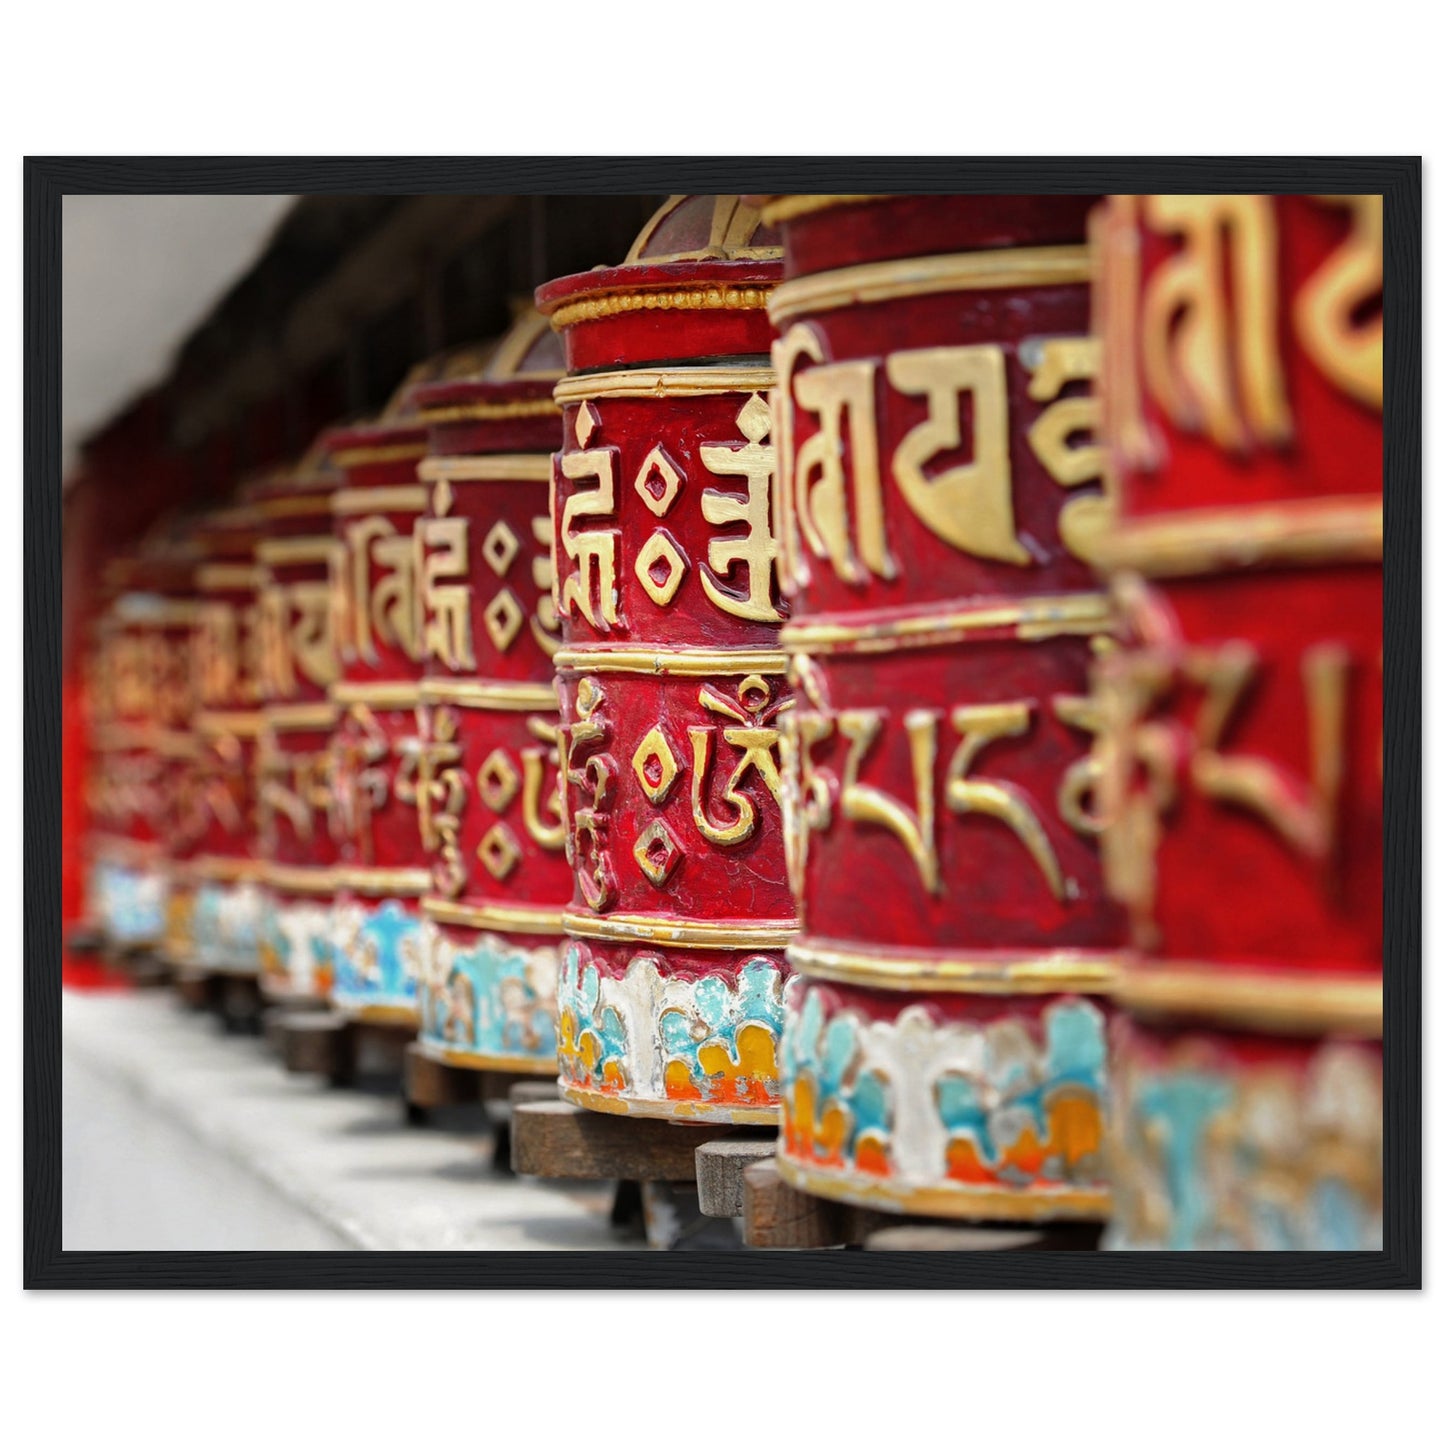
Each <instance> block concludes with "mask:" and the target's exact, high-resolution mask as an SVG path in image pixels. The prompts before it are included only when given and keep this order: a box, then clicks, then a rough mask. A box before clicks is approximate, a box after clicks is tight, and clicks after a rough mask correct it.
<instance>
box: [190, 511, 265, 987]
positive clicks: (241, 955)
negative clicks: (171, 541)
mask: <svg viewBox="0 0 1445 1445" xmlns="http://www.w3.org/2000/svg"><path fill="white" fill-rule="evenodd" d="M261 520H262V519H261V517H260V516H259V515H258V514H257V513H255V512H253V511H250V510H247V509H246V508H243V507H231V508H227V509H224V510H221V511H217V512H212V513H210V514H208V515H207V516H205V517H203V518H202V519H201V520H200V522H199V523H198V524H197V526H196V528H195V529H194V532H193V537H194V541H195V544H196V547H197V549H198V551H199V552H200V554H201V558H202V560H201V561H200V562H199V563H198V564H197V566H196V568H195V572H194V576H193V589H194V594H195V599H196V600H195V617H194V626H193V632H192V641H191V647H192V655H191V672H192V689H191V691H192V700H193V704H194V708H195V711H194V713H193V714H192V718H191V730H192V734H193V736H194V739H195V755H194V760H193V770H192V773H191V776H190V779H189V793H188V798H187V802H186V808H185V815H186V816H185V819H184V822H183V824H182V829H183V833H184V836H185V838H186V842H187V847H188V853H189V858H188V862H187V864H186V869H185V873H186V876H187V879H188V882H189V886H190V901H189V906H188V907H187V908H186V909H185V913H184V926H183V929H182V930H181V931H180V937H178V938H176V939H175V941H174V944H173V945H172V947H171V951H172V953H173V954H174V953H176V952H177V950H178V949H179V950H182V952H181V956H182V957H185V958H186V959H187V961H194V962H195V963H196V964H198V965H199V966H200V967H202V968H205V969H207V970H210V971H212V972H217V973H240V974H256V973H258V972H259V971H260V967H261V935H262V932H263V929H264V926H265V904H264V897H263V892H262V888H261V863H260V860H259V859H258V857H257V856H256V748H257V739H258V737H259V736H260V732H261V725H262V714H261V706H260V701H261V700H260V693H259V690H258V689H259V682H260V679H259V664H260V656H259V653H260V636H259V611H258V604H257V590H258V583H259V581H260V578H259V574H258V571H257V568H256V564H255V549H256V544H257V542H258V541H259V534H260V527H261ZM175 896H176V895H175V891H174V890H173V897H172V914H173V917H178V910H177V909H176V907H175ZM178 921H179V917H178Z"/></svg>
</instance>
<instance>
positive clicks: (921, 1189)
mask: <svg viewBox="0 0 1445 1445" xmlns="http://www.w3.org/2000/svg"><path fill="white" fill-rule="evenodd" d="M940 1172H942V1171H941V1169H940ZM778 1173H779V1174H781V1175H782V1177H783V1180H784V1182H785V1183H787V1184H790V1185H791V1186H792V1187H793V1188H794V1189H800V1190H802V1191H803V1192H804V1193H807V1194H813V1195H816V1196H818V1197H819V1198H820V1199H836V1200H839V1201H840V1202H843V1203H848V1204H861V1205H863V1206H864V1207H865V1208H869V1209H886V1210H888V1211H889V1212H891V1213H895V1214H929V1215H934V1216H937V1217H940V1218H945V1219H952V1218H959V1219H969V1220H979V1221H986V1222H990V1223H1001V1222H1005V1221H1009V1222H1014V1223H1030V1224H1035V1223H1042V1222H1044V1221H1046V1220H1050V1219H1094V1220H1101V1219H1108V1218H1109V1215H1110V1213H1111V1208H1112V1206H1111V1203H1110V1198H1109V1191H1108V1190H1107V1189H1104V1188H1099V1189H1062V1188H1060V1189H998V1188H994V1187H991V1186H985V1187H983V1188H979V1187H976V1186H973V1187H971V1186H969V1185H966V1184H960V1185H957V1186H955V1187H953V1188H950V1187H949V1186H947V1185H945V1184H936V1185H928V1184H921V1185H918V1184H915V1185H908V1184H893V1183H890V1182H889V1181H888V1180H887V1179H879V1178H877V1177H876V1176H874V1175H871V1174H863V1173H861V1172H858V1171H854V1172H852V1173H849V1172H846V1171H843V1170H838V1169H810V1168H807V1167H806V1166H805V1165H801V1164H798V1163H797V1162H796V1161H794V1160H792V1159H790V1158H789V1157H788V1156H787V1155H786V1154H783V1153H779V1154H778Z"/></svg>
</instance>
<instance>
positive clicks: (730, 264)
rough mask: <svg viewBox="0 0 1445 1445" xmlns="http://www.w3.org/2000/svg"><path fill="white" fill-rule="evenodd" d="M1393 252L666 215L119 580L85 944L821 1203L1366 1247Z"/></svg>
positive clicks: (1096, 220) (1315, 230)
mask: <svg viewBox="0 0 1445 1445" xmlns="http://www.w3.org/2000/svg"><path fill="white" fill-rule="evenodd" d="M1381 245H1382V221H1381V215H1380V209H1379V202H1378V198H1370V197H1325V198H1313V197H1303V196H1301V197H1288V198H1281V199H1271V198H1268V197H1242V196H1221V197H1114V198H1109V199H1107V200H1105V199H1104V198H1101V197H1092V196H1053V197H1023V196H1016V197H986V198H985V197H957V196H955V197H950V196H932V197H919V196H831V197H814V196H768V197H757V198H748V199H746V200H744V199H740V198H738V197H674V198H673V199H672V200H670V201H669V202H668V203H667V204H666V205H665V206H664V207H663V208H662V209H661V210H660V211H659V212H658V214H657V215H656V216H655V217H654V218H653V220H652V221H651V222H650V223H649V224H648V226H647V227H645V228H644V230H643V232H642V234H641V235H640V236H639V237H638V239H637V241H636V243H635V244H634V246H633V248H632V250H631V252H630V253H629V254H628V256H627V257H626V259H625V260H624V262H623V263H622V264H621V265H618V266H615V267H611V268H603V269H598V270H593V271H589V272H585V273H581V274H579V275H576V276H570V277H566V278H563V279H560V280H557V281H554V282H551V283H549V284H547V285H545V286H543V287H541V288H540V289H539V291H538V293H537V297H536V302H537V311H536V312H530V311H529V312H528V313H527V314H526V315H524V316H523V317H522V318H521V319H520V320H519V321H518V322H517V323H516V325H515V326H514V327H513V329H512V331H511V332H510V333H509V334H508V336H507V337H505V338H504V339H503V340H502V341H501V342H500V343H498V344H497V345H496V346H495V347H494V348H493V349H492V350H491V351H490V352H489V353H488V354H486V355H485V356H483V355H482V354H479V353H466V354H462V355H453V356H451V357H447V358H442V359H440V360H438V361H436V362H433V363H429V364H428V365H427V366H425V367H422V368H419V369H418V371H417V372H416V373H415V374H414V375H413V376H412V377H410V378H408V381H407V383H406V384H405V385H404V386H403V388H402V389H401V391H400V392H399V393H398V396H397V398H396V400H395V402H394V403H393V405H392V406H391V407H390V408H388V410H387V412H386V413H385V414H384V415H383V416H382V418H381V419H379V420H378V421H377V422H375V423H371V424H368V425H366V426H352V427H347V428H344V429H336V430H333V431H331V432H328V433H326V434H325V435H324V436H323V437H322V438H321V439H319V441H318V443H317V445H316V446H315V447H313V449H312V451H311V453H310V454H309V455H308V457H307V458H306V459H304V460H303V461H302V462H301V463H300V464H298V466H296V467H295V468H294V469H291V470H290V471H288V472H286V473H284V474H280V475H277V476H273V477H269V478H267V479H265V480H263V481H262V482H260V483H256V484H253V485H251V486H250V487H248V488H247V489H245V491H244V494H243V496H242V498H241V500H240V502H239V503H238V504H236V505H234V506H231V507H228V508H227V509H226V510H224V511H222V512H219V513H216V514H214V515H212V516H209V517H206V518H203V519H201V521H200V522H198V523H197V524H196V525H194V526H193V527H191V528H190V529H189V531H188V532H187V534H186V536H185V538H184V539H183V544H172V550H171V553H169V554H167V555H168V556H170V558H171V560H170V561H169V562H168V563H167V565H166V566H165V567H164V568H162V567H160V566H159V565H156V566H153V567H151V568H150V570H149V573H148V578H149V581H148V586H147V595H144V596H138V595H135V593H134V591H132V593H131V594H130V595H127V596H124V597H122V598H121V599H120V600H119V601H118V602H117V603H116V604H115V606H114V607H113V608H112V610H111V612H110V614H109V615H108V618H107V621H106V623H105V626H104V629H103V631H102V633H101V636H100V639H99V656H100V658H101V665H100V667H99V670H98V682H97V686H96V687H95V688H94V689H93V692H94V696H95V698H96V700H97V709H98V715H97V719H96V723H97V725H96V727H95V730H94V736H95V738H96V741H97V744H98V746H99V748H100V750H101V754H102V759H103V763H104V766H103V767H102V768H101V769H100V780H101V782H100V787H99V789H98V794H97V802H98V806H97V808H96V810H95V811H96V817H97V819H98V820H99V822H100V824H102V825H103V829H104V836H103V837H101V836H99V835H100V831H101V830H100V828H98V829H97V834H98V836H97V861H98V865H99V866H98V868H97V871H96V875H95V876H96V879H97V881H98V892H97V899H98V904H97V906H98V907H99V909H100V910H101V915H102V921H103V923H104V924H105V926H106V928H107V929H108V931H109V932H110V933H111V935H112V937H113V938H115V939H116V940H118V941H120V940H129V941H131V942H134V943H136V944H153V943H157V942H158V941H160V939H161V938H162V935H165V938H166V945H167V947H168V950H169V951H170V952H171V953H172V954H174V955H175V956H176V957H177V958H178V959H193V960H194V961H196V962H197V963H199V964H201V965H202V966H204V967H208V968H211V969H215V970H220V971H226V970H246V969H249V970H251V971H259V973H260V977H261V979H262V982H263V986H264V988H265V990H266V991H267V992H268V993H270V994H271V995H273V996H275V997H297V996H303V997H316V998H325V999H327V1000H329V1002H330V1004H331V1006H332V1007H333V1008H335V1009H337V1010H339V1011H341V1012H342V1013H344V1014H346V1015H347V1016H348V1017H351V1018H355V1019H357V1020H359V1021H361V1022H385V1023H390V1024H392V1025H395V1026H397V1027H400V1028H405V1029H408V1030H411V1031H413V1032H414V1033H415V1034H416V1036H417V1038H418V1040H419V1045H420V1048H421V1049H422V1050H423V1051H424V1052H426V1053H428V1054H430V1055H431V1056H432V1057H434V1058H435V1059H436V1060H438V1061H439V1062H442V1063H445V1064H449V1065H452V1066H456V1067H466V1068H477V1069H499V1070H506V1071H509V1072H539V1073H547V1074H551V1073H553V1072H556V1073H559V1074H560V1078H561V1084H562V1087H563V1091H564V1093H565V1094H566V1096H567V1097H568V1098H570V1099H572V1100H573V1101H574V1102H576V1103H578V1104H581V1105H583V1106H585V1107H587V1108H589V1109H594V1110H600V1111H604V1112H610V1113H623V1114H635V1115H650V1116H658V1117H663V1118H670V1119H674V1120H678V1121H683V1122H687V1121H704V1122H706V1121H731V1122H740V1123H752V1124H758V1123H772V1122H775V1121H776V1122H777V1123H778V1125H779V1143H778V1161H779V1168H780V1170H781V1171H782V1173H783V1175H784V1177H785V1178H786V1179H787V1180H788V1181H789V1182H790V1183H792V1184H793V1185H794V1186H795V1187H797V1188H799V1189H803V1190H806V1191H809V1192H813V1193H817V1194H820V1195H824V1196H827V1197H831V1198H837V1199H842V1200H845V1201H849V1202H853V1203H858V1204H862V1205H866V1206H871V1207H874V1208H879V1209H885V1210H892V1211H902V1212H909V1213H915V1214H922V1215H930V1216H952V1217H961V1218H967V1219H975V1220H1032V1221H1048V1220H1071V1219H1072V1220H1078V1219H1083V1220H1105V1219H1109V1218H1110V1217H1111V1216H1112V1219H1113V1224H1112V1227H1111V1232H1110V1235H1109V1238H1110V1240H1111V1241H1112V1243H1113V1244H1114V1245H1115V1246H1116V1247H1120V1248H1159V1247H1166V1248H1208V1247H1223V1248H1277V1247H1296V1248H1301V1247H1302V1248H1340V1247H1352V1248H1369V1247H1374V1246H1372V1245H1371V1244H1370V1242H1369V1241H1371V1240H1375V1241H1377V1240H1378V1233H1379V1218H1380V1199H1379V1187H1380V1185H1379V1180H1380V1166H1381V1160H1380V1152H1381V1144H1380V1136H1381V1130H1382V1119H1381V1098H1380V1050H1379V1031H1380V957H1381V912H1380V894H1381V887H1380V885H1381V804H1380V770H1381V767H1382V763H1383V757H1382V750H1381V743H1380V726H1381V712H1382V688H1381V678H1380V653H1381V618H1380V597H1381V577H1380V536H1381V524H1380V518H1381V502H1380V491H1381V487H1380V479H1381V472H1382V466H1381V461H1382V459H1381V425H1380V402H1381V381H1380V337H1379V332H1380V322H1379V290H1380V253H1381ZM122 580H124V579H122ZM263 890H264V902H263ZM167 899H169V910H170V926H169V928H167V927H166V925H165V919H166V911H167Z"/></svg>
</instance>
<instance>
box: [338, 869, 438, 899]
mask: <svg viewBox="0 0 1445 1445" xmlns="http://www.w3.org/2000/svg"><path fill="white" fill-rule="evenodd" d="M331 874H332V877H333V878H334V879H335V880H336V887H337V888H338V889H342V888H348V889H350V890H351V891H352V892H353V893H361V894H364V895H365V896H366V897H368V898H370V897H375V896H377V895H378V894H396V893H399V894H403V895H405V896H406V897H408V898H410V897H418V898H419V897H420V896H421V895H422V894H423V893H425V892H426V891H427V890H428V889H429V888H430V887H431V874H430V872H428V871H427V869H425V868H345V867H342V868H333V869H332V870H331Z"/></svg>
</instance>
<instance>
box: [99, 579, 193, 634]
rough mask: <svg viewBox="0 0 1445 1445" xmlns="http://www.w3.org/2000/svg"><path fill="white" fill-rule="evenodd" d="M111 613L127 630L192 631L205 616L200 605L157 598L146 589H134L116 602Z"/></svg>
mask: <svg viewBox="0 0 1445 1445" xmlns="http://www.w3.org/2000/svg"><path fill="white" fill-rule="evenodd" d="M112 610H113V613H114V616H115V618H116V620H117V621H118V622H120V623H121V625H122V626H124V627H190V626H192V625H193V624H195V623H196V622H198V621H199V620H200V619H201V617H202V615H203V609H202V604H201V603H199V602H181V601H177V600H175V599H173V598H168V597H156V596H155V595H154V594H152V593H150V592H146V591H145V590H144V589H143V588H136V589H133V590H132V591H130V592H127V593H126V594H125V596H123V597H119V598H117V599H116V602H115V606H114V608H113V609H112Z"/></svg>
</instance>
